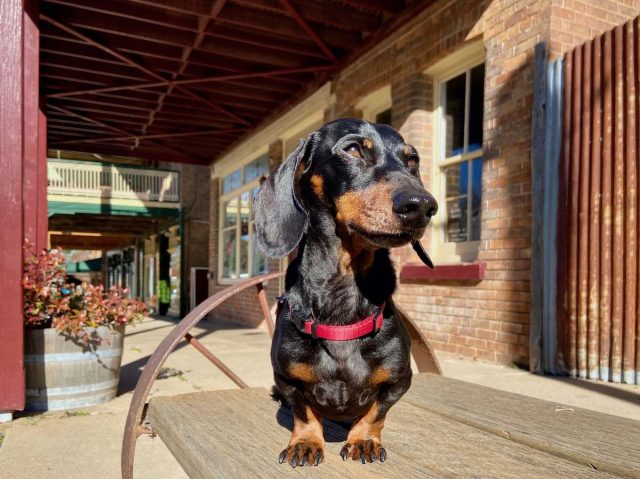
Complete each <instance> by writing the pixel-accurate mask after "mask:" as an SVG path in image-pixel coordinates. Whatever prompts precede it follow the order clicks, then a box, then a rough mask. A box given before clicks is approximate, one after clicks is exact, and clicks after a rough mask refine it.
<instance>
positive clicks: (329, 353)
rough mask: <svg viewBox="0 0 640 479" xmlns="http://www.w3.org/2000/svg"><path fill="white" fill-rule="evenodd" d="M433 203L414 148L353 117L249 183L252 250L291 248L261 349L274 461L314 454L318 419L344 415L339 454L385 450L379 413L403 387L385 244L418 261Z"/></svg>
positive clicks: (360, 455) (319, 456) (308, 458)
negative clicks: (279, 447)
mask: <svg viewBox="0 0 640 479" xmlns="http://www.w3.org/2000/svg"><path fill="white" fill-rule="evenodd" d="M436 211H437V204H436V202H435V200H434V198H433V197H432V196H431V195H430V194H429V193H427V192H426V191H425V189H424V187H423V185H422V182H421V181H420V177H419V157H418V154H417V152H416V150H415V148H414V147H412V146H411V145H408V144H406V143H405V142H404V140H403V138H402V137H401V136H400V135H399V134H398V133H397V132H396V131H395V130H394V129H393V128H391V127H389V126H385V125H374V124H370V123H368V122H365V121H361V120H353V119H343V120H337V121H334V122H331V123H328V124H327V125H325V126H323V127H322V128H320V129H319V130H318V131H316V132H314V133H312V134H311V135H309V137H308V138H307V139H306V140H305V141H303V142H302V143H301V144H300V145H299V146H298V148H297V149H296V150H295V151H294V152H293V153H292V154H291V155H290V156H289V158H287V160H286V161H285V162H284V163H283V164H282V165H281V166H280V168H278V170H277V171H276V172H275V173H274V174H272V175H271V177H269V179H268V180H267V181H266V182H265V183H264V184H263V185H262V186H261V189H260V192H259V194H258V196H257V198H256V203H255V224H256V232H257V240H258V245H259V247H260V248H261V250H262V251H263V252H264V253H265V254H267V255H268V256H271V257H282V256H285V255H286V254H288V253H289V252H291V251H292V250H293V249H294V248H295V247H296V246H298V248H299V249H298V255H297V257H296V259H295V260H294V261H292V262H291V264H290V265H289V268H288V270H287V275H286V294H285V296H284V297H283V299H282V300H281V301H282V302H281V304H280V306H281V307H280V314H279V317H278V321H277V325H276V330H275V334H274V338H273V345H272V350H271V361H272V364H273V369H274V375H275V383H276V390H275V391H276V393H277V394H278V395H279V396H281V397H282V398H283V399H284V400H285V401H286V403H287V404H288V405H289V406H290V407H291V409H292V411H293V415H294V428H293V434H292V436H291V440H290V441H289V444H288V446H287V448H286V449H285V450H284V451H282V453H281V454H280V457H279V460H280V462H281V463H282V462H284V461H286V462H288V463H289V464H291V465H292V466H294V467H295V466H298V465H307V464H314V465H318V463H319V462H321V461H322V460H323V458H324V450H323V449H324V439H323V433H322V417H327V418H330V419H337V420H348V419H353V420H354V422H353V425H352V426H351V430H350V432H349V435H348V438H347V442H346V444H345V445H344V447H343V448H342V450H341V453H340V454H341V456H342V458H343V459H345V460H346V459H347V458H348V457H351V458H352V459H357V460H360V461H362V462H363V463H364V462H366V461H369V462H373V461H375V460H380V461H384V460H385V459H386V457H387V453H386V451H385V450H384V448H383V447H382V444H381V442H380V435H381V431H382V428H383V426H384V420H385V416H386V414H387V411H388V410H389V408H390V407H391V406H393V405H394V404H395V403H396V402H397V401H398V400H399V399H400V397H401V396H402V395H403V394H404V393H405V392H406V391H407V389H409V386H410V384H411V367H410V338H409V335H408V333H407V331H406V330H405V327H404V325H403V324H402V323H401V321H400V319H399V318H398V317H397V316H396V315H395V312H394V306H393V303H392V301H391V295H392V294H393V292H394V290H395V288H396V275H395V271H394V268H393V265H392V263H391V260H390V258H389V248H393V247H397V246H402V245H405V244H407V243H410V242H412V243H413V244H414V248H416V251H417V252H418V254H419V255H420V257H421V258H422V259H423V261H425V262H426V263H427V264H430V260H429V259H428V256H426V253H425V252H424V250H422V247H421V246H420V244H419V243H418V241H417V240H419V238H421V237H422V235H423V233H424V231H425V228H426V227H427V224H428V223H429V219H430V217H431V216H432V215H434V214H435V212H436ZM363 318H365V319H363Z"/></svg>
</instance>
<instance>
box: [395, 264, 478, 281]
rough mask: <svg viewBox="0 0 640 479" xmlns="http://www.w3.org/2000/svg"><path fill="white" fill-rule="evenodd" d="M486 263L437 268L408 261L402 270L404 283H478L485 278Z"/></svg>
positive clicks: (450, 265)
mask: <svg viewBox="0 0 640 479" xmlns="http://www.w3.org/2000/svg"><path fill="white" fill-rule="evenodd" d="M485 270H486V263H483V262H480V261H478V262H473V263H459V264H442V265H437V266H436V268H435V269H431V268H429V267H428V266H424V265H422V264H419V263H407V264H405V265H404V266H403V267H402V270H400V281H401V282H403V283H456V284H459V283H463V284H476V283H479V282H480V281H482V280H483V279H484V274H485Z"/></svg>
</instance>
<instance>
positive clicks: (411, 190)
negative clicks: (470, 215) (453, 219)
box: [254, 119, 438, 258]
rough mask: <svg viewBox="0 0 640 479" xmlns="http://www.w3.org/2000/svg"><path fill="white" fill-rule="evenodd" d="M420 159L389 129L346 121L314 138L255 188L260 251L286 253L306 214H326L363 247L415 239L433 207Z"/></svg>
mask: <svg viewBox="0 0 640 479" xmlns="http://www.w3.org/2000/svg"><path fill="white" fill-rule="evenodd" d="M419 165H420V158H419V156H418V153H417V151H416V149H415V148H414V147H413V146H411V145H408V144H407V143H405V141H404V139H403V138H402V136H400V134H399V133H398V132H396V131H395V130H394V129H393V128H391V127H389V126H386V125H377V124H371V123H368V122H366V121H362V120H354V119H343V120H336V121H333V122H331V123H328V124H326V125H324V126H323V127H322V128H320V129H319V130H317V131H315V132H313V133H311V134H310V135H309V137H308V138H307V139H305V140H304V141H302V142H301V143H300V145H299V146H298V148H296V150H295V151H294V152H293V153H291V155H289V157H288V158H287V160H286V161H285V162H284V163H283V164H282V165H280V167H279V168H278V169H277V170H276V171H275V172H274V173H273V174H272V175H271V176H270V177H269V178H268V179H267V181H265V183H264V184H263V185H262V186H261V187H260V191H259V193H258V196H257V197H256V202H255V207H254V211H255V225H256V233H257V241H258V246H259V247H260V249H261V250H262V251H263V252H264V253H265V254H266V255H267V256H270V257H274V258H278V257H282V256H284V255H286V254H288V253H289V252H291V251H292V250H293V249H294V248H295V247H296V245H297V244H298V243H299V241H300V239H301V238H302V236H303V235H304V233H305V231H306V228H307V225H308V224H309V220H310V217H312V216H313V215H322V214H324V215H326V214H329V215H331V216H332V217H333V219H334V220H335V223H336V233H337V234H338V235H340V234H347V235H350V236H352V237H356V238H357V240H358V242H359V243H361V244H362V245H363V246H364V247H366V248H392V247H397V246H402V245H404V244H407V243H409V242H415V241H417V240H419V239H420V238H421V237H422V235H423V234H424V230H425V228H426V227H427V224H428V223H429V220H430V218H431V217H432V216H433V215H434V214H435V213H436V212H437V210H438V205H437V203H436V201H435V199H434V198H433V196H432V195H431V194H430V193H428V192H427V191H426V190H425V189H424V186H423V184H422V181H421V180H420V175H419Z"/></svg>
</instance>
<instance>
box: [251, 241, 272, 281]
mask: <svg viewBox="0 0 640 479" xmlns="http://www.w3.org/2000/svg"><path fill="white" fill-rule="evenodd" d="M268 272H269V264H268V263H267V258H266V257H265V256H264V255H263V254H262V252H261V251H260V249H258V242H257V241H256V240H255V236H254V238H253V274H254V275H259V274H265V273H268Z"/></svg>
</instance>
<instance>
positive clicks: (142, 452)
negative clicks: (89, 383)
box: [0, 319, 640, 479]
mask: <svg viewBox="0 0 640 479" xmlns="http://www.w3.org/2000/svg"><path fill="white" fill-rule="evenodd" d="M174 325H175V321H171V320H168V319H156V320H151V319H149V320H146V321H145V322H144V323H142V324H139V325H137V326H136V327H133V328H128V330H127V337H126V340H125V345H124V348H125V351H124V357H123V363H122V377H121V384H120V391H119V396H118V397H117V398H116V399H115V400H113V401H111V402H110V403H108V404H104V405H101V406H96V407H92V408H86V409H82V410H75V411H67V412H55V413H54V412H52V413H45V414H40V415H23V416H22V417H19V418H18V419H16V420H14V421H13V422H11V423H8V424H0V477H2V478H5V477H6V478H12V479H76V478H77V479H81V478H82V479H92V478H97V479H117V478H119V477H120V448H121V442H122V433H123V429H124V422H125V417H126V414H127V410H128V407H129V402H130V401H131V394H132V390H133V388H134V387H135V384H136V381H137V379H138V377H139V375H140V373H141V371H142V367H143V366H144V364H145V362H146V361H147V359H148V358H149V356H150V355H151V353H152V352H153V350H154V349H155V347H156V346H157V345H158V344H159V343H160V341H161V340H162V338H164V336H165V335H166V334H167V333H168V332H169V331H170V328H172V327H173V326H174ZM192 334H193V335H194V336H196V337H197V338H198V339H199V340H200V341H201V342H203V343H204V344H205V345H206V346H207V347H208V348H209V349H210V350H211V351H212V352H214V353H215V354H216V355H218V356H219V357H220V358H221V359H222V360H223V361H224V362H225V363H226V364H227V365H228V366H229V367H230V368H231V369H232V370H233V371H234V372H236V373H237V374H238V375H239V376H240V377H241V378H242V379H243V380H244V381H245V382H247V383H248V384H249V385H250V386H252V387H270V386H271V385H272V378H271V366H270V363H269V343H270V341H269V336H268V334H267V332H266V330H265V329H262V328H260V329H247V328H242V327H238V326H236V325H231V324H221V323H216V324H212V323H211V322H209V321H203V322H202V323H201V325H200V326H199V327H197V328H195V329H194V330H193V331H192ZM440 359H441V363H442V366H443V369H444V374H445V375H447V376H449V377H454V378H458V379H461V380H464V381H469V382H473V383H478V384H483V385H485V386H489V387H493V388H496V389H501V390H505V391H511V392H515V393H519V394H525V395H527V396H531V397H537V398H540V399H546V400H548V401H552V402H556V403H558V404H564V405H569V406H576V407H582V408H586V409H592V410H595V411H599V412H604V413H609V414H615V415H619V416H624V417H628V418H632V419H636V420H640V388H639V387H637V386H626V385H610V384H606V383H601V382H593V381H592V382H587V381H578V380H574V379H566V378H562V379H559V378H549V377H542V376H535V375H532V374H529V373H528V372H526V371H522V370H519V369H512V368H508V367H501V366H492V365H486V364H480V363H475V362H473V361H469V360H460V359H458V358H452V357H441V358H440ZM232 388H235V385H234V384H233V383H232V382H231V381H230V380H229V379H227V378H226V376H224V375H223V374H222V373H221V372H220V371H218V370H217V369H216V368H215V367H214V366H213V365H212V364H211V363H209V361H208V360H207V359H205V358H204V357H203V356H202V355H200V353H198V352H197V351H195V350H194V349H193V348H191V347H190V346H188V345H183V346H182V347H180V348H179V349H178V350H177V351H176V352H175V353H173V354H172V355H171V356H169V359H168V360H167V362H166V364H165V367H164V368H163V370H162V371H161V374H160V378H159V379H158V381H156V383H155V384H154V387H153V390H152V393H151V394H152V396H158V395H173V394H181V393H187V392H194V391H201V390H208V389H232ZM523 413H526V412H524V411H523ZM212 453H213V451H212ZM274 460H275V459H274ZM135 477H136V479H172V478H185V477H186V475H185V473H184V472H183V471H182V469H181V468H180V465H179V464H178V463H177V462H176V461H175V460H174V459H173V457H172V456H171V454H170V453H169V452H168V450H167V448H166V447H165V446H164V444H163V443H162V441H161V440H160V439H159V438H155V439H152V438H150V437H148V436H141V437H140V438H139V439H138V444H137V449H136V463H135Z"/></svg>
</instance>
